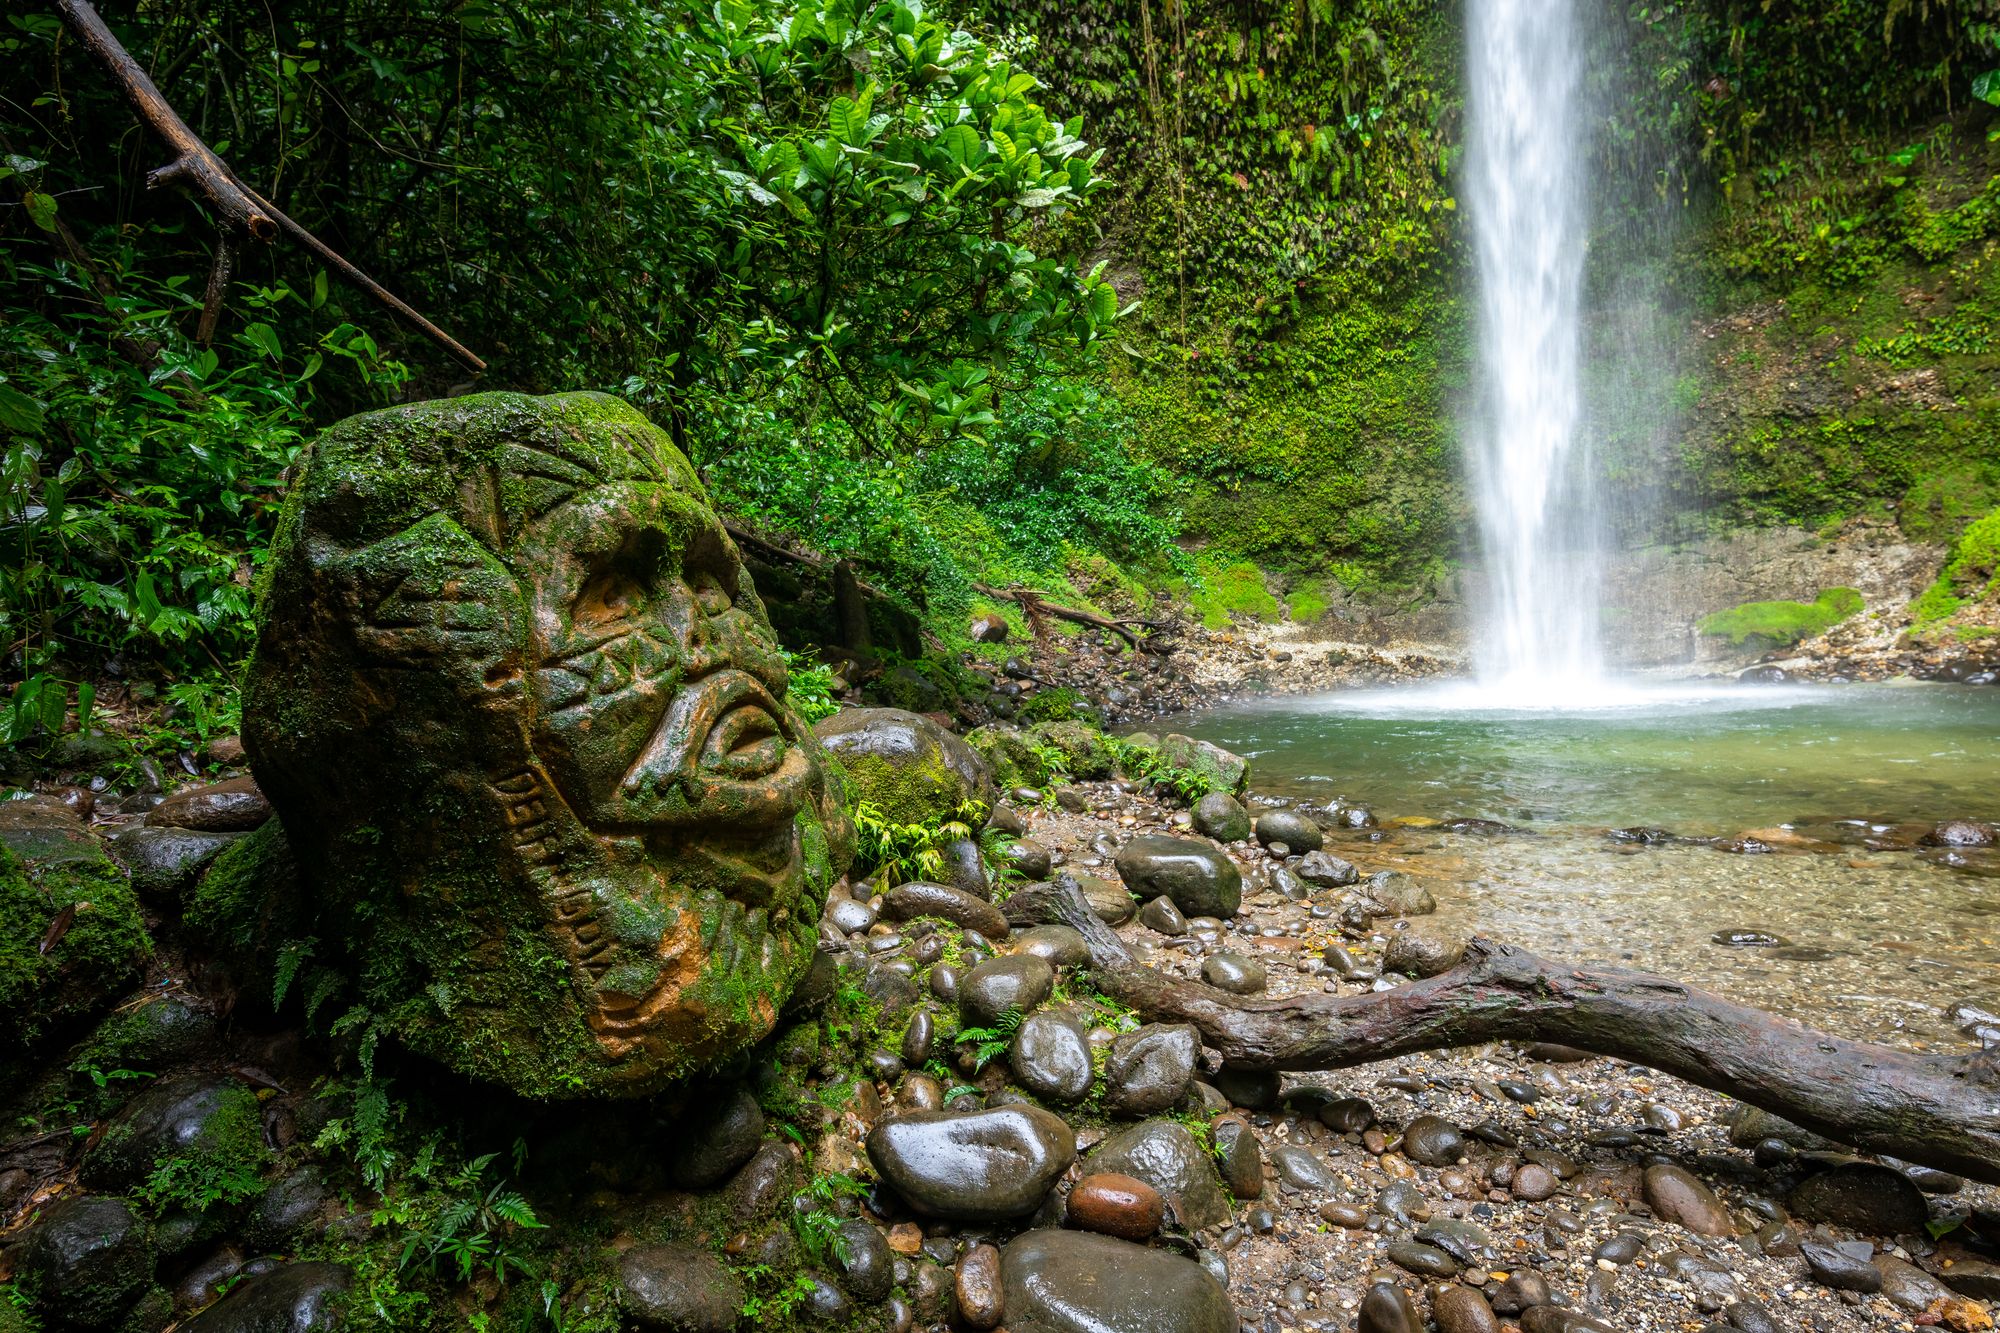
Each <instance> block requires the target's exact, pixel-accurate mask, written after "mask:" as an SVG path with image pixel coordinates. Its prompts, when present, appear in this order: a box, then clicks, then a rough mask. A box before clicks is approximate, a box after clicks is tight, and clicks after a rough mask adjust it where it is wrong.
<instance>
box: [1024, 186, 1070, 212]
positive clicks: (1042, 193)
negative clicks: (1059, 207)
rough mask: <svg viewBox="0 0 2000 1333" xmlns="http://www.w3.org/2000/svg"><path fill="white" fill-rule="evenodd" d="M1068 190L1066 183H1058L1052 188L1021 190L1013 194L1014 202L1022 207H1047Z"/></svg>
mask: <svg viewBox="0 0 2000 1333" xmlns="http://www.w3.org/2000/svg"><path fill="white" fill-rule="evenodd" d="M1069 192H1070V191H1069V186H1067V185H1058V186H1056V187H1055V188H1053V189H1048V188H1037V189H1033V190H1023V191H1021V193H1019V194H1017V195H1015V196H1014V202H1015V203H1017V204H1019V205H1020V206H1021V207H1023V208H1047V207H1048V206H1049V205H1050V204H1053V203H1054V202H1055V201H1056V200H1058V199H1060V198H1062V197H1063V196H1064V195H1066V194H1068V193H1069Z"/></svg>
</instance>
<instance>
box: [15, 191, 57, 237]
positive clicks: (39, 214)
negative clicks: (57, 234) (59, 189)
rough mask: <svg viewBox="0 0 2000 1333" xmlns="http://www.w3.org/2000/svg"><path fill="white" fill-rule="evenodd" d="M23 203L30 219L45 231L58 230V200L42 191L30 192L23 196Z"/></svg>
mask: <svg viewBox="0 0 2000 1333" xmlns="http://www.w3.org/2000/svg"><path fill="white" fill-rule="evenodd" d="M21 203H22V204H23V205H24V206H25V207H26V208H27V210H28V219H29V221H31V222H33V223H34V224H35V225H36V226H37V227H40V228H41V229H42V230H43V231H54V230H55V229H56V198H55V196H54V195H52V194H43V193H42V192H41V191H40V190H30V191H28V192H27V193H26V194H24V195H22V196H21Z"/></svg>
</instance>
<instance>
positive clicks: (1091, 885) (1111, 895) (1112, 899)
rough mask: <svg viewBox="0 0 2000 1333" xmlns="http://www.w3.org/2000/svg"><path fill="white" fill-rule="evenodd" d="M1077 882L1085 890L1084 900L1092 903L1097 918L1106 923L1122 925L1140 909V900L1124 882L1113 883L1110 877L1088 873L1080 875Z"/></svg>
mask: <svg viewBox="0 0 2000 1333" xmlns="http://www.w3.org/2000/svg"><path fill="white" fill-rule="evenodd" d="M1076 882H1077V886H1078V887H1079V888H1081V889H1082V890H1083V900H1084V901H1085V902H1087V903H1089V904H1090V910H1091V911H1093V912H1095V913H1096V914H1097V919H1098V920H1099V921H1102V922H1104V923H1105V924H1106V925H1109V926H1122V925H1124V924H1125V923H1126V922H1127V921H1130V920H1131V919H1132V918H1133V916H1135V915H1136V914H1137V913H1138V911H1139V900H1138V899H1136V898H1134V897H1133V896H1132V892H1131V890H1130V889H1127V888H1126V887H1125V886H1124V885H1123V884H1113V883H1112V882H1111V881H1110V880H1108V879H1096V878H1094V877H1092V876H1088V875H1079V876H1078V877H1077V881H1076Z"/></svg>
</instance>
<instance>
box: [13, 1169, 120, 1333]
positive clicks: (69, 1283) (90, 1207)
mask: <svg viewBox="0 0 2000 1333" xmlns="http://www.w3.org/2000/svg"><path fill="white" fill-rule="evenodd" d="M14 1276H15V1280H16V1281H17V1282H18V1283H19V1287H20V1290H21V1292H22V1293H23V1294H24V1295H26V1296H27V1297H28V1299H29V1301H30V1302H31V1304H32V1306H33V1308H34V1311H35V1313H36V1314H37V1315H39V1316H40V1317H41V1318H42V1319H43V1320H44V1321H45V1322H46V1325H47V1327H49V1328H63V1329H68V1328H75V1329H97V1328H111V1327H115V1326H116V1323H117V1320H118V1316H119V1315H120V1314H121V1313H123V1312H124V1310H125V1309H126V1307H127V1306H129V1305H130V1304H131V1303H132V1301H133V1298H134V1297H136V1296H137V1295H138V1294H139V1292H140V1291H141V1290H142V1289H143V1288H144V1287H145V1286H146V1284H147V1283H148V1282H150V1281H152V1276H153V1245H152V1235H151V1233H150V1231H149V1229H148V1228H147V1226H146V1222H145V1220H144V1219H143V1218H141V1217H139V1216H138V1215H137V1214H136V1213H134V1212H133V1211H132V1209H131V1208H129V1207H127V1206H126V1204H125V1202H124V1200H122V1199H110V1198H103V1197H100V1196H95V1195H71V1196H70V1197H69V1198H66V1199H61V1200H59V1201H57V1202H56V1203H54V1204H51V1205H50V1206H49V1209H48V1211H47V1212H45V1213H43V1214H42V1216H41V1217H40V1219H39V1220H37V1221H36V1222H35V1224H34V1226H33V1227H32V1228H31V1229H30V1230H29V1232H28V1234H27V1238H26V1240H25V1241H23V1242H22V1244H21V1247H20V1249H19V1250H18V1251H17V1252H16V1255H15V1263H14ZM0 1304H9V1303H8V1302H5V1301H0ZM4 1327H5V1325H4V1324H0V1328H4ZM22 1327H29V1325H25V1324H24V1325H22Z"/></svg>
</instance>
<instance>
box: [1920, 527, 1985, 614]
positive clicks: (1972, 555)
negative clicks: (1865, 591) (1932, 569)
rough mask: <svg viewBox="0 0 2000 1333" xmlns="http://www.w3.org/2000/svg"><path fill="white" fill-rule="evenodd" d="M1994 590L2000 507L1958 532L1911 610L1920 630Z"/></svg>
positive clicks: (1957, 611)
mask: <svg viewBox="0 0 2000 1333" xmlns="http://www.w3.org/2000/svg"><path fill="white" fill-rule="evenodd" d="M1996 594H2000V509H1996V510H1994V511H1993V512H1992V513H1990V514H1988V515H1986V517H1984V518H1982V519H1979V520H1977V521H1976V522H1974V523H1972V524H1971V525H1969V526H1968V527H1967V528H1966V529H1965V531H1964V532H1962V533H1960V534H1959V538H1958V541H1957V542H1956V543H1954V544H1953V546H1952V548H1951V558H1950V559H1949V560H1947V561H1946V562H1945V566H1944V569H1943V570H1941V571H1940V572H1939V574H1938V576H1937V581H1936V582H1935V583H1933V584H1931V586H1930V587H1928V588H1926V589H1924V592H1923V595H1922V596H1921V597H1919V598H1917V600H1916V601H1915V602H1913V603H1911V605H1910V613H1911V616H1912V617H1913V618H1914V620H1915V627H1916V629H1917V630H1918V631H1919V632H1922V631H1925V630H1929V629H1934V628H1936V627H1937V626H1938V625H1939V624H1941V623H1942V622H1943V621H1945V620H1947V619H1949V618H1950V617H1952V616H1954V615H1957V614H1958V613H1959V612H1960V611H1962V610H1964V609H1965V608H1966V607H1967V606H1969V605H1972V604H1974V603H1977V602H1982V601H1986V600H1988V599H1990V598H1992V597H1994V596H1995V595H1996Z"/></svg>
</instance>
